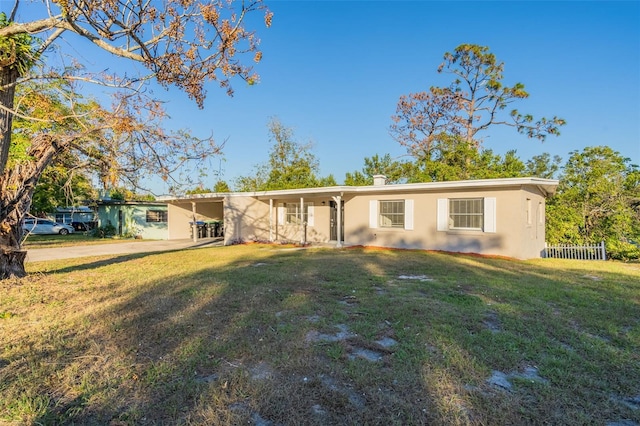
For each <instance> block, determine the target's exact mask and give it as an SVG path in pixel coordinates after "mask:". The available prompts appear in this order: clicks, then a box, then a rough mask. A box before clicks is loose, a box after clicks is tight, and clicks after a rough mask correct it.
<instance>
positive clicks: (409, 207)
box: [404, 200, 413, 230]
mask: <svg viewBox="0 0 640 426" xmlns="http://www.w3.org/2000/svg"><path fill="white" fill-rule="evenodd" d="M404 229H407V230H413V200H404Z"/></svg>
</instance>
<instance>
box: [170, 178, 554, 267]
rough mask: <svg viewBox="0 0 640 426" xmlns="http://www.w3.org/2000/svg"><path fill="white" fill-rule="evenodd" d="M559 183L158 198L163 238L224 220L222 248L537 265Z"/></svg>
mask: <svg viewBox="0 0 640 426" xmlns="http://www.w3.org/2000/svg"><path fill="white" fill-rule="evenodd" d="M557 186H558V181H557V180H552V179H541V178H535V177H526V178H505V179H485V180H467V181H450V182H428V183H412V184H397V185H387V184H386V179H385V177H384V176H375V178H374V185H371V186H332V187H323V188H304V189H292V190H277V191H261V192H232V193H211V194H194V195H190V196H185V197H172V198H165V199H164V201H166V202H167V205H168V238H169V239H180V238H192V237H193V238H197V236H198V235H199V234H198V233H194V232H193V224H194V223H197V222H199V221H202V222H206V221H210V220H218V221H223V223H224V243H225V244H233V243H236V242H245V241H271V242H275V241H290V242H296V243H303V244H304V243H333V244H335V245H336V246H337V247H341V246H343V245H362V246H377V247H389V248H407V249H424V250H442V251H450V252H465V253H479V254H485V255H499V256H508V257H514V258H520V259H529V258H537V257H541V255H542V252H543V250H544V244H545V199H546V197H548V196H550V195H552V194H553V193H554V192H555V190H556V188H557Z"/></svg>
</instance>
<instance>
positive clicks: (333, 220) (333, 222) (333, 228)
mask: <svg viewBox="0 0 640 426" xmlns="http://www.w3.org/2000/svg"><path fill="white" fill-rule="evenodd" d="M329 207H331V214H330V215H329V216H330V218H329V221H330V232H329V238H330V239H331V241H337V240H338V226H337V225H338V203H336V202H335V201H329ZM340 210H341V212H340V216H341V217H342V220H341V222H342V223H341V224H340V236H341V237H342V238H340V240H341V241H343V242H344V203H340Z"/></svg>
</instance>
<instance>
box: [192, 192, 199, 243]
mask: <svg viewBox="0 0 640 426" xmlns="http://www.w3.org/2000/svg"><path fill="white" fill-rule="evenodd" d="M191 212H192V213H193V222H192V223H191V226H192V228H193V242H194V243H195V242H198V224H197V223H196V202H195V201H192V202H191Z"/></svg>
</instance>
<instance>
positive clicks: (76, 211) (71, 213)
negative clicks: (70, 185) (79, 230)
mask: <svg viewBox="0 0 640 426" xmlns="http://www.w3.org/2000/svg"><path fill="white" fill-rule="evenodd" d="M53 216H54V218H53V219H54V220H55V221H56V222H58V223H64V224H66V225H71V224H75V223H82V224H87V226H88V227H91V228H93V227H95V224H96V223H97V216H96V212H95V211H94V210H93V209H92V208H90V207H88V206H73V207H58V208H56V211H55V212H54V214H53Z"/></svg>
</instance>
